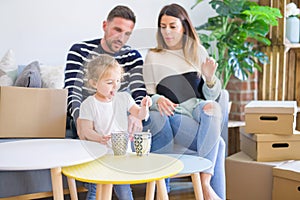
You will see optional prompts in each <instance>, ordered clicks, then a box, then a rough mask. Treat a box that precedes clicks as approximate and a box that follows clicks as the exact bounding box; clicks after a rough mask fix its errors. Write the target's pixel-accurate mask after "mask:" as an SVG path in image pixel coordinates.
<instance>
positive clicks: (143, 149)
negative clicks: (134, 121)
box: [133, 132, 151, 156]
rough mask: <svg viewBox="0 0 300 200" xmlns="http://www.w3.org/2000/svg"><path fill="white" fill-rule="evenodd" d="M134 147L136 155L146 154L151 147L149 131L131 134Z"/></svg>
mask: <svg viewBox="0 0 300 200" xmlns="http://www.w3.org/2000/svg"><path fill="white" fill-rule="evenodd" d="M133 142H134V149H135V152H136V155H137V156H143V155H148V154H149V152H150V149H151V133H150V132H138V133H134V135H133Z"/></svg>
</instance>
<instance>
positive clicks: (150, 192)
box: [145, 181, 155, 200]
mask: <svg viewBox="0 0 300 200" xmlns="http://www.w3.org/2000/svg"><path fill="white" fill-rule="evenodd" d="M154 192H155V181H151V182H148V183H147V187H146V199H145V200H154Z"/></svg>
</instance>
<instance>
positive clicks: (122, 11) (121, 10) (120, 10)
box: [107, 6, 136, 24]
mask: <svg viewBox="0 0 300 200" xmlns="http://www.w3.org/2000/svg"><path fill="white" fill-rule="evenodd" d="M115 17H121V18H124V19H128V20H131V21H132V22H133V23H134V24H135V20H136V19H135V15H134V13H133V11H132V10H131V9H130V8H128V7H127V6H116V7H114V8H113V9H112V10H111V11H110V12H109V14H108V16H107V21H111V20H113V18H115Z"/></svg>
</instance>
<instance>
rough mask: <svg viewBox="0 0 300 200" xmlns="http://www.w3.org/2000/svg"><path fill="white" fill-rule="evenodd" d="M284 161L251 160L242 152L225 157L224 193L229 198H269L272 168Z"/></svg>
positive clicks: (267, 199)
mask: <svg viewBox="0 0 300 200" xmlns="http://www.w3.org/2000/svg"><path fill="white" fill-rule="evenodd" d="M283 163H284V162H257V161H253V159H251V158H250V157H249V156H248V155H246V154H245V153H244V152H238V153H236V154H233V155H231V156H229V157H227V158H226V160H225V170H226V194H227V199H229V200H271V199H272V184H273V176H272V168H273V167H275V166H279V165H281V164H283Z"/></svg>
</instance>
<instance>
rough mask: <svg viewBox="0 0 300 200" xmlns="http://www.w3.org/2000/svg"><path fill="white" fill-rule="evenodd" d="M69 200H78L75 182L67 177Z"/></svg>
mask: <svg viewBox="0 0 300 200" xmlns="http://www.w3.org/2000/svg"><path fill="white" fill-rule="evenodd" d="M67 180H68V186H69V191H70V196H71V200H78V195H77V188H76V181H75V179H74V178H70V177H67Z"/></svg>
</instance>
